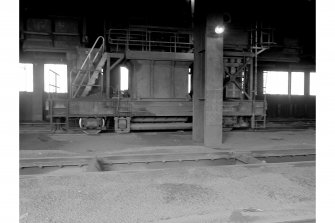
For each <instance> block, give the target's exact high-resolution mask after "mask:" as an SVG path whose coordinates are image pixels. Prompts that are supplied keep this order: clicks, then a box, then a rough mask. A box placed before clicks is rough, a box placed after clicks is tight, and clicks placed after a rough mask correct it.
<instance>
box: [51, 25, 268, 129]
mask: <svg viewBox="0 0 335 223" xmlns="http://www.w3.org/2000/svg"><path fill="white" fill-rule="evenodd" d="M135 31H136V35H135V36H138V32H140V31H141V30H140V31H139V30H138V29H136V30H135ZM135 31H134V32H135ZM127 32H128V33H127V34H126V37H127V38H128V39H127V38H126V39H124V38H120V36H117V35H121V34H120V33H116V34H115V32H111V31H109V35H108V43H109V45H108V46H109V48H107V49H106V48H105V43H104V39H103V38H102V40H103V41H102V42H103V43H102V45H101V47H100V48H97V47H96V44H94V45H93V47H92V49H91V50H89V49H83V50H81V52H84V53H78V54H79V57H78V58H79V59H78V64H77V67H80V69H78V70H75V71H72V72H71V73H70V75H69V77H70V85H71V87H70V93H69V97H68V98H63V99H59V98H58V99H57V98H54V97H50V100H48V108H49V109H48V111H49V117H51V122H56V123H57V122H62V121H60V120H65V123H66V126H67V127H68V128H71V127H79V128H81V129H83V130H85V131H89V130H92V131H96V132H98V131H100V130H105V129H113V130H115V131H116V132H129V131H131V130H158V129H191V128H192V110H193V109H192V108H193V104H192V88H191V89H190V88H189V83H192V65H193V53H192V52H191V51H192V47H191V46H190V45H189V44H190V41H191V39H190V38H187V33H181V32H179V33H178V34H176V33H175V34H174V35H180V36H181V37H183V38H181V39H182V40H179V42H178V41H177V40H178V38H177V37H175V38H174V41H172V42H166V41H162V40H160V41H155V40H152V39H153V38H154V37H152V38H151V40H150V41H148V40H141V39H140V40H138V39H137V40H136V41H135V42H134V44H133V45H132V44H131V40H133V39H132V38H131V33H129V32H130V30H128V31H127ZM143 32H144V31H143ZM145 32H147V30H145ZM121 33H122V32H121ZM153 33H154V32H150V34H151V35H153ZM169 33H170V32H169ZM122 35H123V34H122ZM146 35H148V34H147V33H146ZM166 35H169V34H165V36H166ZM170 39H171V38H170ZM121 40H122V41H123V42H122V41H121ZM120 41H121V42H120ZM96 43H98V39H97V41H96ZM155 44H156V45H155ZM154 47H156V51H153V50H152V48H154ZM157 47H158V48H157ZM159 47H160V48H159ZM159 49H161V50H160V51H159ZM222 60H223V62H224V67H225V72H224V73H223V74H222V75H224V83H222V84H223V87H224V95H223V96H224V97H223V98H224V101H223V107H222V111H223V127H225V128H236V127H250V126H251V125H252V122H257V120H258V121H262V122H263V123H265V121H264V120H265V116H266V101H263V100H262V101H257V100H255V98H254V97H252V94H253V92H254V90H253V89H254V85H255V81H256V80H255V78H254V76H255V75H254V73H253V63H254V62H253V58H252V54H251V53H249V52H245V51H244V52H243V51H242V52H232V51H228V50H227V51H226V52H225V53H224V58H222ZM120 67H126V68H127V69H128V71H129V81H128V89H127V90H125V91H121V90H120ZM191 85H192V84H191ZM254 126H255V125H254Z"/></svg>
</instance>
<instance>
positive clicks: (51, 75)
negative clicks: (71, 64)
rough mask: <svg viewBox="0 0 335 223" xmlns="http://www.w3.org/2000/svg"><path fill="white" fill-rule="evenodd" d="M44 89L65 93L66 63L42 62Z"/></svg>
mask: <svg viewBox="0 0 335 223" xmlns="http://www.w3.org/2000/svg"><path fill="white" fill-rule="evenodd" d="M44 91H45V92H51V93H53V92H55V93H67V65H65V64H44Z"/></svg>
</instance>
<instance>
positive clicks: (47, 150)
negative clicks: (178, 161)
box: [20, 129, 315, 158]
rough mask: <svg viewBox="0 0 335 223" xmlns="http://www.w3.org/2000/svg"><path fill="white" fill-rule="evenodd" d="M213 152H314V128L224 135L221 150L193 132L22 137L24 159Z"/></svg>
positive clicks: (21, 150) (30, 135)
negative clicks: (197, 140) (206, 144)
mask: <svg viewBox="0 0 335 223" xmlns="http://www.w3.org/2000/svg"><path fill="white" fill-rule="evenodd" d="M242 139H243V140H242ZM213 149H214V150H216V151H217V150H221V151H254V150H282V149H315V129H304V130H290V131H288V130H285V131H265V132H264V131H262V132H260V131H259V132H253V131H231V132H224V133H223V144H222V146H220V147H219V148H207V147H204V146H202V145H201V144H198V143H195V142H193V141H192V133H191V132H190V131H188V132H187V131H186V132H182V131H178V132H139V133H129V134H116V133H102V134H100V135H85V134H48V133H22V134H20V157H21V158H32V157H55V156H57V157H59V156H79V155H87V156H95V155H111V154H135V153H136V154H148V153H149V154H150V153H179V152H182V153H188V152H211V151H214V150H213Z"/></svg>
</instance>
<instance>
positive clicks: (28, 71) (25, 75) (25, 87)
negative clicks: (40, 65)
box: [18, 63, 34, 92]
mask: <svg viewBox="0 0 335 223" xmlns="http://www.w3.org/2000/svg"><path fill="white" fill-rule="evenodd" d="M18 75H19V78H18V80H19V91H26V92H33V91H34V89H33V82H34V79H33V64H31V63H20V64H19V74H18Z"/></svg>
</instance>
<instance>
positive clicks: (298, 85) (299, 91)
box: [291, 72, 305, 95]
mask: <svg viewBox="0 0 335 223" xmlns="http://www.w3.org/2000/svg"><path fill="white" fill-rule="evenodd" d="M304 79H305V73H304V72H292V73H291V94H292V95H304Z"/></svg>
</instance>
